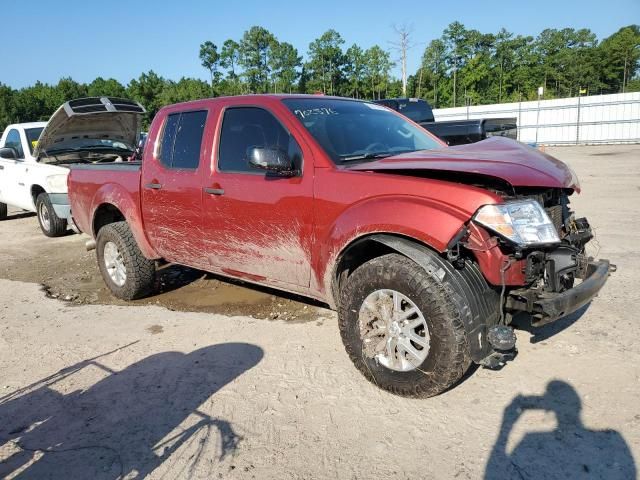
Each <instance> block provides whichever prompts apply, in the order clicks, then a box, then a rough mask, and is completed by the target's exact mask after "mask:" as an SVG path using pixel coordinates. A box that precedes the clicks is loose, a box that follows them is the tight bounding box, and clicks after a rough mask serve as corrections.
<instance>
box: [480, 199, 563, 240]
mask: <svg viewBox="0 0 640 480" xmlns="http://www.w3.org/2000/svg"><path fill="white" fill-rule="evenodd" d="M473 219H474V220H475V221H476V222H478V223H479V224H481V225H483V226H485V227H487V228H488V229H490V230H492V231H493V232H495V233H497V234H498V235H501V236H503V237H504V238H506V239H507V240H511V241H512V242H513V243H516V244H518V245H522V246H525V245H538V244H547V243H558V242H560V239H559V238H558V232H557V231H556V228H555V226H554V225H553V223H552V222H551V220H550V219H549V216H548V215H547V212H545V211H544V208H542V206H541V205H540V204H539V203H538V202H537V201H535V200H522V201H516V202H507V203H502V204H499V205H485V206H484V207H482V208H480V210H478V212H477V213H476V214H475V216H474V217H473Z"/></svg>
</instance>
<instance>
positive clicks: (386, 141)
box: [283, 97, 441, 165]
mask: <svg viewBox="0 0 640 480" xmlns="http://www.w3.org/2000/svg"><path fill="white" fill-rule="evenodd" d="M283 103H284V104H285V105H286V106H287V108H289V110H291V112H292V113H293V114H294V115H295V116H296V117H298V119H299V120H300V122H301V123H302V124H303V125H304V127H305V128H306V129H307V130H308V131H309V133H310V134H311V135H312V136H313V138H315V139H316V141H317V142H318V143H319V144H320V146H321V147H322V148H323V149H324V151H325V152H326V153H327V154H328V155H329V157H331V159H332V160H333V161H334V163H336V164H337V165H340V164H344V163H347V162H353V161H365V160H368V159H374V158H382V157H385V156H391V155H398V154H400V153H405V152H413V151H416V150H430V149H433V148H439V147H441V144H440V143H438V141H437V140H435V139H434V138H432V137H431V136H430V135H429V134H428V133H427V132H426V131H425V130H423V129H422V128H420V127H417V126H415V125H414V124H412V123H411V122H409V121H407V120H405V119H404V118H403V117H401V116H399V115H397V114H395V113H393V112H391V111H389V110H388V109H386V108H385V107H382V106H380V105H376V104H373V103H366V102H361V101H356V100H339V99H333V98H322V97H318V98H303V99H301V98H288V99H285V100H283Z"/></svg>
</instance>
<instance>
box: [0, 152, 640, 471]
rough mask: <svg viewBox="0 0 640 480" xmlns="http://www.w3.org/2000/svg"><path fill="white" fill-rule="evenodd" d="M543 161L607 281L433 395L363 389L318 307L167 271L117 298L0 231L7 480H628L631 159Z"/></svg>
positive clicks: (49, 249)
mask: <svg viewBox="0 0 640 480" xmlns="http://www.w3.org/2000/svg"><path fill="white" fill-rule="evenodd" d="M548 152H549V153H551V154H553V155H556V156H557V157H559V158H560V159H562V160H564V161H566V162H567V163H569V164H570V165H571V166H572V167H573V168H574V170H576V172H577V173H578V176H579V177H580V179H581V183H582V187H583V193H582V194H581V195H579V196H576V197H577V198H575V199H574V201H573V208H574V209H575V210H576V211H577V212H578V213H579V214H583V215H586V216H587V217H588V218H589V220H590V221H591V223H592V225H593V226H594V227H595V230H596V234H597V244H598V245H593V247H592V252H591V253H592V254H594V255H595V254H597V255H598V256H599V257H603V258H609V259H610V260H611V261H612V262H613V263H615V264H617V265H618V272H617V273H615V274H614V275H613V276H612V277H611V278H610V279H609V282H608V283H607V285H606V286H605V288H604V290H603V292H602V293H601V294H600V296H599V297H598V298H597V299H596V300H595V301H594V302H593V303H592V304H591V305H590V306H588V308H586V309H584V310H582V311H580V312H577V313H576V314H574V315H573V316H571V317H569V318H566V319H564V320H561V321H560V322H557V323H556V324H553V325H550V326H547V327H545V328H543V329H541V330H539V331H536V332H531V331H529V330H527V329H520V330H518V332H517V335H518V347H519V351H520V353H519V355H518V358H517V359H516V360H515V361H514V362H512V363H510V364H509V365H507V367H506V368H504V369H503V370H501V371H498V372H492V371H487V370H483V369H477V370H475V371H474V372H472V373H470V375H468V377H467V378H466V379H465V380H464V381H463V382H462V383H461V384H460V385H459V386H458V387H456V388H454V389H453V390H451V391H449V392H447V393H445V394H443V395H441V396H439V397H436V398H432V399H428V400H407V399H403V398H398V397H395V396H392V395H390V394H387V393H384V392H382V391H380V390H378V389H376V388H375V387H374V386H372V385H370V384H369V383H368V382H366V381H365V380H364V379H363V378H362V377H361V376H360V374H359V373H358V372H357V371H356V370H355V368H354V367H352V365H351V363H350V362H349V359H348V358H347V355H346V354H345V352H344V350H343V347H342V344H341V343H340V338H339V334H338V329H337V324H336V318H335V314H334V313H333V312H330V311H328V310H325V309H323V308H321V307H320V306H318V305H314V304H307V303H304V302H302V301H300V299H297V298H292V297H287V298H282V297H280V296H276V295H274V292H271V291H268V290H255V289H249V288H245V287H243V286H240V285H236V284H229V283H226V282H223V281H220V280H219V279H216V278H214V277H212V276H210V275H205V274H203V273H202V272H197V271H193V270H186V269H175V268H174V269H169V270H167V271H166V272H164V273H163V275H162V277H161V285H160V286H161V288H162V290H163V292H164V293H162V294H160V295H158V296H156V297H152V298H150V299H147V300H144V301H140V302H137V303H135V304H133V305H131V304H125V303H123V302H119V301H115V300H114V299H112V298H111V297H110V296H109V295H108V293H107V291H106V289H105V287H104V286H103V284H102V280H101V279H100V277H99V273H98V269H97V267H96V266H95V256H94V253H93V252H91V253H88V252H85V251H84V248H83V243H84V240H85V238H83V237H81V236H78V235H69V236H67V237H64V238H60V239H47V238H45V237H44V236H42V234H41V233H40V231H39V228H38V225H37V221H36V218H35V217H34V216H31V215H26V214H19V213H18V214H17V216H15V217H13V218H11V219H9V220H7V221H4V222H2V223H0V278H1V279H0V477H5V476H6V477H7V478H16V477H20V478H43V477H44V478H47V477H51V478H105V479H112V478H119V477H120V478H141V477H143V476H145V475H149V476H150V477H151V478H240V479H244V478H257V479H262V478H349V479H355V478H362V479H370V478H474V479H475V478H555V477H560V478H583V477H584V478H625V479H629V478H634V476H635V475H636V471H637V464H638V463H637V462H639V461H640V348H639V347H638V341H637V338H638V336H639V334H640V322H638V320H637V313H636V311H635V309H636V308H638V307H637V305H638V304H639V303H640V302H639V300H640V295H639V293H638V292H639V290H638V288H637V284H638V277H637V276H638V274H639V273H640V260H639V257H640V246H639V242H638V238H639V237H640V214H639V210H638V205H639V202H640V146H599V147H564V148H555V149H548ZM14 213H17V212H14ZM594 243H595V242H594Z"/></svg>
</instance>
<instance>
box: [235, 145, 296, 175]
mask: <svg viewBox="0 0 640 480" xmlns="http://www.w3.org/2000/svg"><path fill="white" fill-rule="evenodd" d="M247 158H248V160H249V165H251V166H252V167H254V168H259V169H261V170H267V171H268V172H273V173H278V174H282V175H286V174H293V173H294V172H295V167H294V165H293V162H292V161H291V159H290V158H289V155H287V152H285V151H283V150H281V149H280V148H271V147H249V148H248V149H247Z"/></svg>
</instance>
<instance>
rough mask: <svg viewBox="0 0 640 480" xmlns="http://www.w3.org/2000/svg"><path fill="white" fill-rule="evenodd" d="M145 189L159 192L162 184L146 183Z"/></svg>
mask: <svg viewBox="0 0 640 480" xmlns="http://www.w3.org/2000/svg"><path fill="white" fill-rule="evenodd" d="M144 187H145V188H151V189H153V190H160V189H161V188H162V184H160V183H147V184H146V185H145V186H144Z"/></svg>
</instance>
